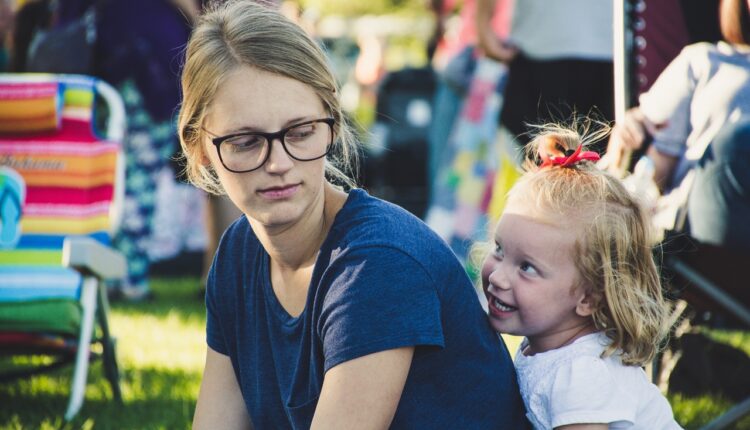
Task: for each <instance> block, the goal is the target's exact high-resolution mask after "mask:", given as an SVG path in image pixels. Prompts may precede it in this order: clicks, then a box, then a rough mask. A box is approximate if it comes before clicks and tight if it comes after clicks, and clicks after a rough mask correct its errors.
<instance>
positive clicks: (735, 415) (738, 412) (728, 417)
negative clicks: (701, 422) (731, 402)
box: [700, 397, 750, 430]
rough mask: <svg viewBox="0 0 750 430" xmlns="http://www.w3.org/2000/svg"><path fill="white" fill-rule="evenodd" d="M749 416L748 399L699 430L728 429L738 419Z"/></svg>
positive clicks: (749, 406) (749, 403)
mask: <svg viewBox="0 0 750 430" xmlns="http://www.w3.org/2000/svg"><path fill="white" fill-rule="evenodd" d="M748 414H750V397H748V398H747V399H745V400H743V401H742V403H740V404H738V405H735V406H734V407H733V408H732V409H730V410H728V411H726V412H724V413H723V414H722V415H721V416H720V417H719V418H717V419H715V420H713V421H711V422H710V423H708V424H707V425H705V426H704V427H701V429H700V430H723V429H728V428H730V427H729V426H731V425H732V424H734V423H735V422H737V421H738V420H739V419H740V418H742V417H744V416H745V415H748Z"/></svg>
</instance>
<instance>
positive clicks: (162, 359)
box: [0, 279, 750, 430]
mask: <svg viewBox="0 0 750 430" xmlns="http://www.w3.org/2000/svg"><path fill="white" fill-rule="evenodd" d="M153 287H154V291H155V292H156V295H157V296H156V297H157V298H156V300H155V301H153V302H148V303H137V304H133V303H113V304H112V306H111V308H112V309H111V314H110V322H111V325H112V331H113V333H114V334H115V336H116V337H117V352H118V359H119V363H120V370H121V374H122V378H121V387H122V392H123V400H124V404H123V405H118V404H117V403H115V402H114V401H112V395H111V393H110V389H109V386H108V384H107V382H106V380H105V378H104V376H103V371H102V366H101V363H100V362H99V361H97V362H95V363H94V364H93V365H92V367H91V369H90V371H89V383H88V386H87V389H86V400H85V402H84V404H83V408H82V409H81V412H80V413H79V414H78V416H77V417H76V418H75V419H74V420H73V422H71V423H65V422H63V420H62V415H63V414H64V412H65V408H66V406H67V401H68V392H69V387H70V375H71V369H70V367H67V368H63V369H60V370H58V371H56V372H53V373H50V374H46V375H40V376H36V377H34V378H32V379H27V380H20V381H14V382H11V383H5V384H0V429H60V428H65V429H183V428H190V422H191V420H192V415H193V411H194V409H195V401H196V398H197V395H198V389H199V386H200V377H201V371H202V368H203V359H204V356H205V351H206V346H205V341H204V337H205V336H204V325H205V311H204V307H203V301H202V300H201V299H200V298H199V297H198V280H197V279H157V280H155V281H154V282H153ZM711 336H712V337H713V338H714V339H716V340H719V341H722V342H726V343H729V344H731V345H733V346H737V347H740V348H742V349H744V350H745V351H746V352H749V353H750V334H748V333H747V332H744V333H742V332H722V331H715V332H711ZM506 341H507V343H508V345H509V348H510V349H512V350H515V348H517V345H518V341H519V339H518V338H512V337H509V338H506ZM0 364H2V365H3V366H7V364H8V363H0ZM669 400H670V403H671V404H672V408H673V409H674V412H675V416H676V417H677V420H678V421H679V422H680V424H682V425H683V426H684V427H685V428H686V429H697V428H699V427H700V426H701V425H703V424H706V423H708V422H709V421H711V420H712V419H713V418H714V417H716V416H718V415H719V414H721V413H722V412H723V411H725V410H727V409H728V408H729V407H731V406H732V405H731V403H730V402H728V401H726V400H723V399H719V398H715V397H710V396H703V397H699V398H686V397H683V396H679V395H670V396H669ZM733 428H736V429H737V430H750V417H745V419H744V420H742V421H741V422H740V423H739V424H738V425H737V426H736V427H733Z"/></svg>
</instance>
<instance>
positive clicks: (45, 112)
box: [0, 74, 126, 420]
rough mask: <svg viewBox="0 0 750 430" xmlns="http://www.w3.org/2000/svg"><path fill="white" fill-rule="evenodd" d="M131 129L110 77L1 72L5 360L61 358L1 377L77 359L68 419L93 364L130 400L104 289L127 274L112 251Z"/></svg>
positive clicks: (0, 289)
mask: <svg viewBox="0 0 750 430" xmlns="http://www.w3.org/2000/svg"><path fill="white" fill-rule="evenodd" d="M95 94H99V95H100V96H101V98H102V99H103V100H104V101H105V106H106V108H107V110H108V118H109V121H108V124H109V127H108V130H107V132H106V138H100V137H99V136H98V135H97V134H96V133H95V131H94V127H93V126H92V124H93V120H94V118H95V116H94V105H95ZM124 124H125V119H124V108H123V106H122V100H121V99H120V97H119V95H118V94H117V92H116V91H115V90H114V89H113V88H112V87H110V86H109V85H107V84H105V83H103V82H101V81H98V80H95V79H93V78H89V77H84V76H73V75H36V74H28V75H26V74H19V75H13V74H6V75H0V354H2V355H9V356H18V355H46V356H51V357H53V358H54V360H52V362H51V364H48V365H45V366H42V367H39V366H29V367H17V366H13V367H12V369H11V370H10V371H8V372H6V373H4V374H3V375H0V378H2V379H11V378H17V377H25V376H28V375H32V374H35V373H38V372H40V371H45V370H49V369H50V368H57V367H59V366H61V365H64V364H67V363H71V362H74V363H75V366H74V373H73V378H72V385H71V394H70V400H69V404H68V408H67V411H66V413H65V418H66V419H67V420H70V419H72V418H73V417H74V416H75V415H76V414H77V412H78V410H79V409H80V407H81V405H82V404H83V397H84V391H85V386H86V378H87V373H88V364H89V360H90V358H92V357H98V356H101V357H102V358H103V363H104V370H105V374H106V377H107V379H108V380H109V382H110V384H111V387H112V392H113V395H114V397H115V398H116V399H117V400H118V401H120V400H121V394H120V389H119V382H118V369H117V361H116V358H115V349H114V342H113V339H112V338H111V336H110V332H109V326H108V323H107V314H108V304H107V296H106V286H105V285H104V284H103V281H104V280H108V279H120V278H122V277H123V276H124V274H125V270H126V269H125V267H126V266H125V259H124V258H123V257H122V256H121V255H120V254H119V253H117V252H116V251H114V250H113V249H111V248H110V247H109V240H110V239H109V238H110V232H112V231H114V230H115V228H116V225H117V222H118V217H117V215H116V214H117V213H118V207H119V206H121V205H119V204H118V201H120V200H121V198H120V197H118V196H120V195H121V194H122V192H121V191H120V188H119V187H120V186H121V185H120V184H122V180H123V176H124V169H123V166H122V162H121V157H120V143H119V142H120V141H121V140H122V137H123V133H124V129H125V127H124ZM92 345H94V349H93V350H92V348H91V346H92ZM94 352H96V353H94ZM99 352H100V353H99ZM16 361H17V360H16ZM32 362H33V361H32Z"/></svg>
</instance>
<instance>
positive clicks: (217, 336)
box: [206, 267, 229, 355]
mask: <svg viewBox="0 0 750 430" xmlns="http://www.w3.org/2000/svg"><path fill="white" fill-rule="evenodd" d="M216 294H217V292H216V282H215V277H214V270H213V267H212V268H211V271H210V272H209V274H208V279H207V280H206V343H207V344H208V346H209V347H211V349H213V350H214V351H216V352H218V353H221V354H224V355H228V354H229V353H228V351H227V347H226V342H225V339H224V333H222V330H221V321H220V318H219V315H221V314H220V312H219V309H218V306H217V300H216Z"/></svg>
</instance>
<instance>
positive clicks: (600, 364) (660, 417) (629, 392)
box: [515, 332, 681, 430]
mask: <svg viewBox="0 0 750 430" xmlns="http://www.w3.org/2000/svg"><path fill="white" fill-rule="evenodd" d="M526 343H527V341H526V340H524V344H523V345H521V348H520V349H519V351H518V353H517V354H516V359H515V364H516V370H517V372H518V382H519V385H520V387H521V396H522V397H523V401H524V403H525V404H526V410H527V411H528V412H527V414H526V416H527V417H528V418H529V421H531V423H532V424H533V425H534V428H535V429H537V430H539V429H545V430H546V429H553V428H555V427H559V426H563V425H567V424H583V423H608V424H609V428H610V429H630V430H676V429H681V427H680V426H679V424H677V422H676V421H675V420H674V417H673V414H672V408H671V407H670V405H669V403H668V402H667V399H665V398H664V396H662V395H661V392H659V389H658V388H656V386H655V385H653V384H652V383H651V382H649V380H648V378H647V377H646V373H645V372H644V371H643V369H641V368H640V367H636V366H625V365H623V364H622V361H621V360H620V358H619V356H618V355H612V356H609V357H607V358H601V357H600V356H601V353H602V352H603V351H604V349H605V348H606V346H607V345H608V344H609V343H610V340H609V339H608V338H607V337H606V336H605V335H604V333H601V332H599V333H593V334H589V335H586V336H582V337H580V338H578V339H576V340H575V342H573V343H572V344H570V345H567V346H564V347H562V348H558V349H553V350H551V351H547V352H543V353H539V354H535V355H533V356H528V357H527V356H525V355H523V354H522V353H521V350H522V349H523V348H524V346H525V345H526Z"/></svg>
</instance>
